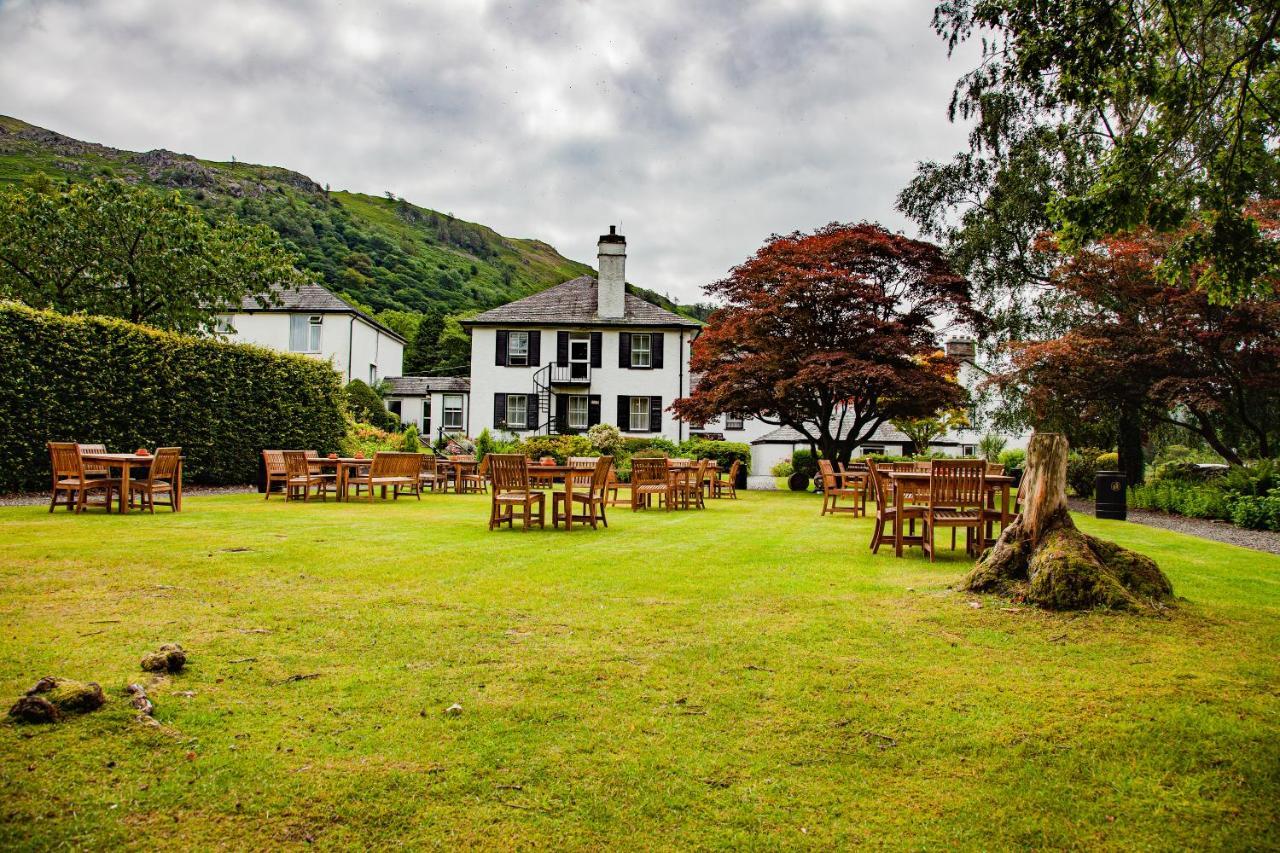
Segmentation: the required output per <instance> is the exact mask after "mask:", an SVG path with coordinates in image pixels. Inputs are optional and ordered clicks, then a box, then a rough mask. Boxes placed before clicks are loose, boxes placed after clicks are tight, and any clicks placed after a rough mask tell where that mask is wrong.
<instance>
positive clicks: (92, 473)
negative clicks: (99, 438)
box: [76, 444, 111, 480]
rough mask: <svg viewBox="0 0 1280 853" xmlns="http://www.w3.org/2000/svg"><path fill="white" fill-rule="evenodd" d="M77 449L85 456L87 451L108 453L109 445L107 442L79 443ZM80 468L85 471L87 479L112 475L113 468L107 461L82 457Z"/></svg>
mask: <svg viewBox="0 0 1280 853" xmlns="http://www.w3.org/2000/svg"><path fill="white" fill-rule="evenodd" d="M76 450H77V451H79V453H80V456H81V457H83V456H84V455H85V454H86V453H106V452H107V446H106V445H105V444H77V445H76ZM80 469H81V470H82V471H83V472H84V478H85V479H86V480H92V479H94V478H97V477H110V476H111V468H110V466H108V465H107V463H105V462H88V461H86V460H84V459H83V458H81V460H80Z"/></svg>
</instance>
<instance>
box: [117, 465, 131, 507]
mask: <svg viewBox="0 0 1280 853" xmlns="http://www.w3.org/2000/svg"><path fill="white" fill-rule="evenodd" d="M130 467H132V466H131V465H130V464H129V463H128V462H125V463H123V464H121V466H120V511H121V512H128V511H129V469H130Z"/></svg>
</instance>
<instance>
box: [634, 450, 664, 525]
mask: <svg viewBox="0 0 1280 853" xmlns="http://www.w3.org/2000/svg"><path fill="white" fill-rule="evenodd" d="M655 496H656V497H657V498H658V500H659V501H660V502H663V503H665V504H666V507H667V509H668V510H669V509H671V508H672V506H671V503H672V489H671V478H670V477H669V476H668V471H667V460H666V457H664V456H641V457H639V458H636V457H634V456H633V457H631V509H632V511H633V512H634V511H635V510H638V509H640V508H641V507H648V506H650V505H651V504H652V501H653V498H654V497H655Z"/></svg>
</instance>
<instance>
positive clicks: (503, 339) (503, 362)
mask: <svg viewBox="0 0 1280 853" xmlns="http://www.w3.org/2000/svg"><path fill="white" fill-rule="evenodd" d="M493 363H494V364H496V365H498V367H506V366H507V330H506V329H499V330H498V353H497V358H496V359H494V362H493Z"/></svg>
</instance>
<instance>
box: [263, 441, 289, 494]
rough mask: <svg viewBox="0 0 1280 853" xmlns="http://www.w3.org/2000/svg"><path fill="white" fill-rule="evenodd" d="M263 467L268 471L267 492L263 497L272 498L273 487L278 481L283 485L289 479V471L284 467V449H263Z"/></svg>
mask: <svg viewBox="0 0 1280 853" xmlns="http://www.w3.org/2000/svg"><path fill="white" fill-rule="evenodd" d="M262 467H263V468H264V469H265V470H266V472H267V493H266V494H265V495H263V496H262V499H263V500H271V487H272V486H274V485H275V484H277V483H279V484H281V485H283V484H284V483H285V482H287V481H288V479H289V472H288V471H286V470H285V467H284V451H283V450H264V451H262Z"/></svg>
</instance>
